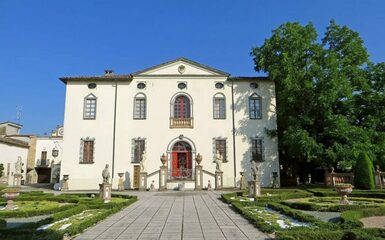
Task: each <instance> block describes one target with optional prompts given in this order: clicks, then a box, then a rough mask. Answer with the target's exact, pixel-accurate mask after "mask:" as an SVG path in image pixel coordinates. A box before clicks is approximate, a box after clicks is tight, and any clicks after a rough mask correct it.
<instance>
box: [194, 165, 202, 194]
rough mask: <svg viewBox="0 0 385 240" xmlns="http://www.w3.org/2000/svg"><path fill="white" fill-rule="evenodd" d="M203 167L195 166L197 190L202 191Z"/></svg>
mask: <svg viewBox="0 0 385 240" xmlns="http://www.w3.org/2000/svg"><path fill="white" fill-rule="evenodd" d="M202 168H203V167H202V166H200V165H197V166H195V190H202V187H203V172H202Z"/></svg>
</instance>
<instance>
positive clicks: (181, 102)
mask: <svg viewBox="0 0 385 240" xmlns="http://www.w3.org/2000/svg"><path fill="white" fill-rule="evenodd" d="M190 117H191V108H190V99H189V98H188V97H186V96H184V95H180V96H178V97H176V98H175V102H174V118H178V119H183V118H190Z"/></svg>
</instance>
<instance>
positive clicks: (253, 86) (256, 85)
mask: <svg viewBox="0 0 385 240" xmlns="http://www.w3.org/2000/svg"><path fill="white" fill-rule="evenodd" d="M250 87H251V88H254V89H255V88H258V83H254V82H253V83H250Z"/></svg>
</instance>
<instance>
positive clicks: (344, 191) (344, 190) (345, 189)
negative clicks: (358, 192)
mask: <svg viewBox="0 0 385 240" xmlns="http://www.w3.org/2000/svg"><path fill="white" fill-rule="evenodd" d="M335 188H336V191H337V193H338V194H339V195H340V196H341V200H340V204H345V205H346V204H350V202H349V200H348V195H349V194H350V193H352V191H353V186H338V185H337V186H335Z"/></svg>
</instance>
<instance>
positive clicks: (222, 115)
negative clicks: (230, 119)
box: [213, 93, 226, 119]
mask: <svg viewBox="0 0 385 240" xmlns="http://www.w3.org/2000/svg"><path fill="white" fill-rule="evenodd" d="M213 104H214V106H213V110H214V119H226V98H225V96H224V95H223V94H221V93H217V94H215V95H214V102H213Z"/></svg>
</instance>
